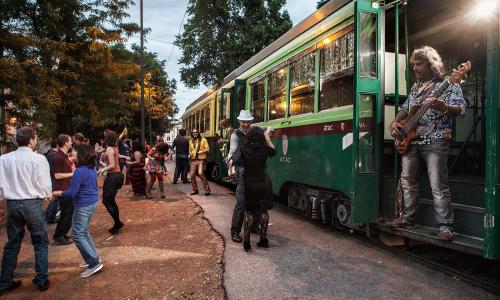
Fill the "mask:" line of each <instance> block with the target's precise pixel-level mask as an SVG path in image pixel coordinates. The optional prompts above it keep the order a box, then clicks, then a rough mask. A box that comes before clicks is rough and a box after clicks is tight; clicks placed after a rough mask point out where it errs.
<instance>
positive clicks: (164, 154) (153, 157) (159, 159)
mask: <svg viewBox="0 0 500 300" xmlns="http://www.w3.org/2000/svg"><path fill="white" fill-rule="evenodd" d="M169 159H170V153H169V146H168V144H165V143H159V144H158V145H156V147H153V148H152V149H151V150H150V151H149V153H148V161H147V163H146V167H145V168H144V169H145V170H146V173H149V178H150V180H149V182H148V184H147V185H146V197H148V198H151V189H152V188H153V185H154V183H155V181H156V179H157V178H158V187H159V189H160V198H162V199H164V198H165V190H164V185H163V173H166V170H165V167H164V165H163V163H164V161H165V160H169Z"/></svg>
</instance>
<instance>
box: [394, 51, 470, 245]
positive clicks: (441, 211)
mask: <svg viewBox="0 0 500 300" xmlns="http://www.w3.org/2000/svg"><path fill="white" fill-rule="evenodd" d="M410 62H411V65H412V69H413V72H414V73H415V76H416V79H417V81H416V83H415V84H414V85H413V87H412V88H411V91H410V94H409V95H408V99H407V100H406V101H405V103H403V105H402V106H401V107H400V111H399V112H398V114H397V116H396V118H395V119H394V120H393V121H392V122H391V125H390V131H391V135H392V136H393V137H394V138H395V139H398V138H401V137H402V136H404V135H405V132H404V129H403V125H402V124H401V123H400V122H401V121H402V120H404V119H405V118H407V117H408V115H409V113H410V111H412V107H414V106H415V105H420V106H423V105H428V106H429V109H428V110H427V111H426V112H425V114H423V115H422V117H421V118H420V119H419V120H418V123H417V125H416V133H417V138H416V139H415V140H413V141H412V142H411V145H410V148H409V150H408V152H407V153H406V154H405V155H403V157H402V162H401V166H402V172H401V187H402V190H403V199H404V209H403V215H402V217H400V218H397V219H395V220H393V221H392V222H391V225H393V226H394V227H403V228H409V227H413V226H414V223H415V215H416V212H417V197H418V184H417V171H418V166H419V163H420V160H421V159H422V160H423V162H424V163H425V164H426V166H427V172H428V174H429V181H430V185H431V189H432V196H433V198H434V208H435V216H436V221H437V224H438V226H439V231H438V233H437V236H438V238H439V239H440V240H444V241H451V240H452V239H453V210H452V207H451V197H450V189H449V186H448V167H447V162H448V150H449V141H450V139H451V119H452V118H453V117H456V116H463V115H464V114H465V107H466V105H465V100H464V98H463V95H462V90H461V88H460V85H459V84H458V83H452V84H450V85H449V86H448V87H447V89H446V90H444V92H443V93H442V94H441V95H440V96H439V97H433V94H434V93H433V92H435V91H436V90H438V89H439V87H440V86H441V82H443V80H444V79H445V78H444V76H445V72H444V65H443V62H442V60H441V57H440V56H439V54H438V53H437V51H436V50H435V49H433V48H432V47H429V46H424V47H422V48H419V49H416V50H415V51H413V53H412V55H411V58H410Z"/></svg>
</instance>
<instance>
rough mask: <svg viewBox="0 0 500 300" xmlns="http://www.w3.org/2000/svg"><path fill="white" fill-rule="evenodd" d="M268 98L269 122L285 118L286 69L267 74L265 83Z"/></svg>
mask: <svg viewBox="0 0 500 300" xmlns="http://www.w3.org/2000/svg"><path fill="white" fill-rule="evenodd" d="M267 86H268V89H267V94H268V97H269V107H268V113H269V120H275V119H280V118H284V117H285V111H286V69H285V67H283V68H281V69H279V70H276V71H275V72H273V73H271V74H269V79H268V82H267Z"/></svg>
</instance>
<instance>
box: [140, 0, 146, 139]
mask: <svg viewBox="0 0 500 300" xmlns="http://www.w3.org/2000/svg"><path fill="white" fill-rule="evenodd" d="M140 7H141V145H142V146H144V140H145V131H144V127H145V126H144V24H143V0H141V2H140Z"/></svg>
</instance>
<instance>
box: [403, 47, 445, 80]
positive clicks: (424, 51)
mask: <svg viewBox="0 0 500 300" xmlns="http://www.w3.org/2000/svg"><path fill="white" fill-rule="evenodd" d="M415 60H422V61H427V62H428V63H429V64H430V66H431V70H432V73H434V75H437V76H438V77H444V75H445V70H444V64H443V60H442V59H441V56H440V55H439V53H438V52H437V51H436V49H434V48H432V47H431V46H423V47H421V48H418V49H415V50H413V53H412V54H411V57H410V61H415Z"/></svg>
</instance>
